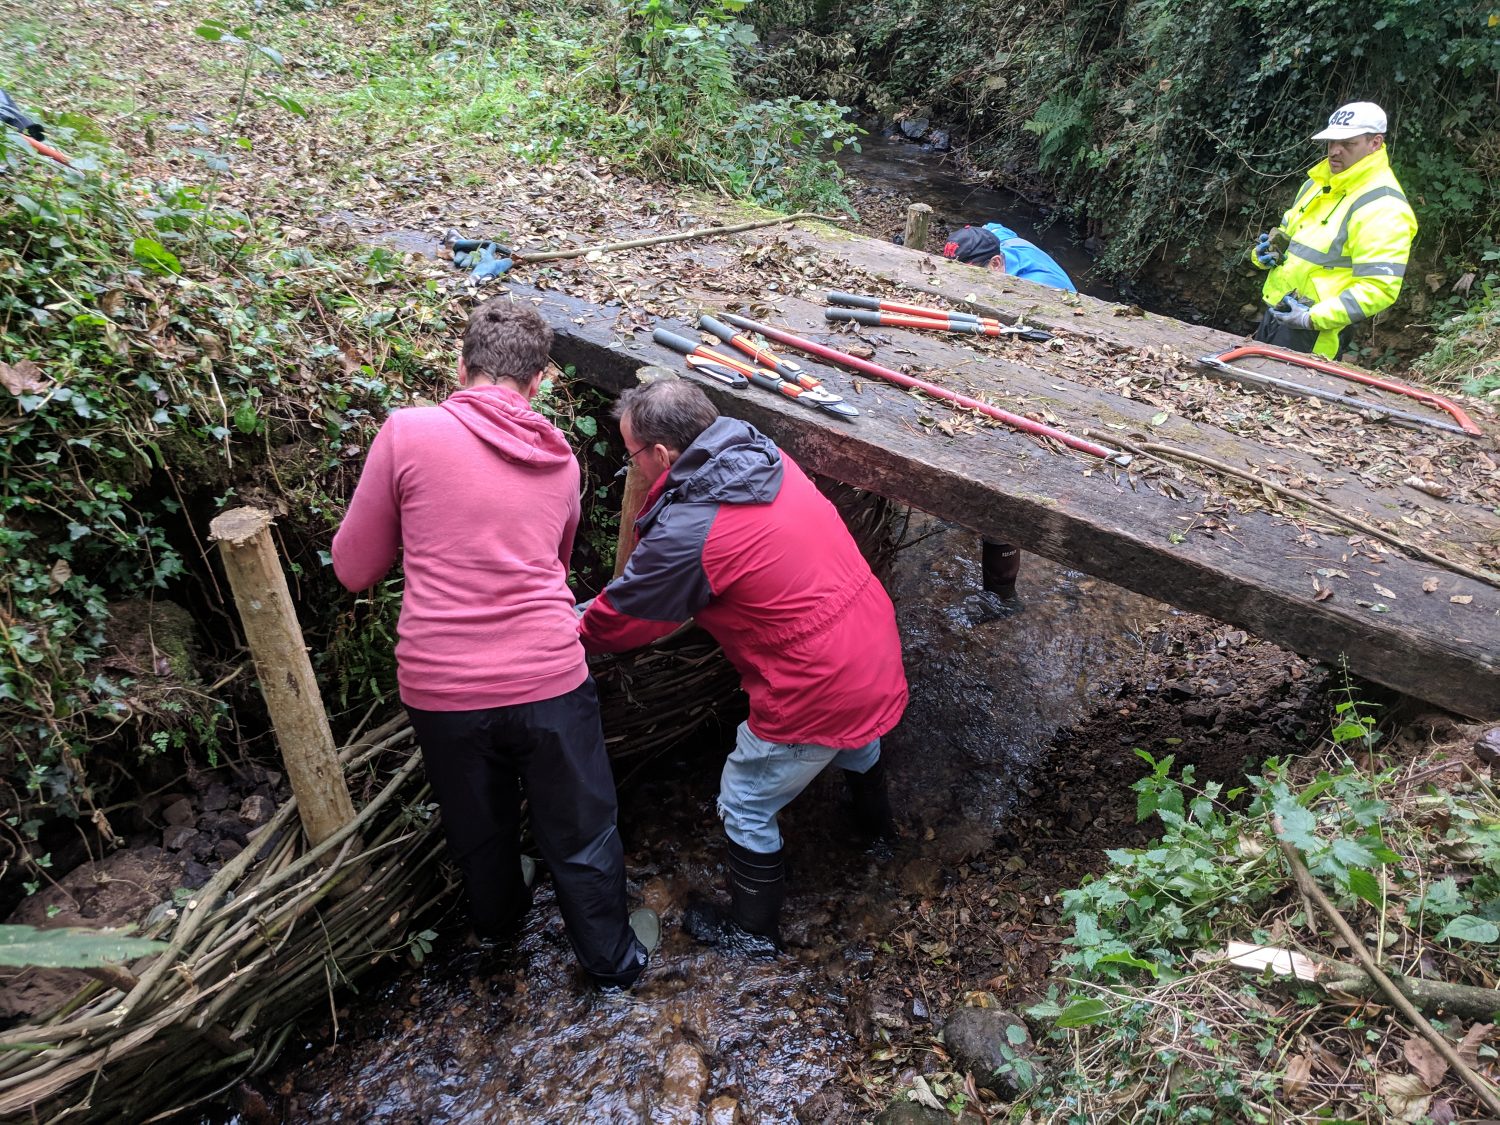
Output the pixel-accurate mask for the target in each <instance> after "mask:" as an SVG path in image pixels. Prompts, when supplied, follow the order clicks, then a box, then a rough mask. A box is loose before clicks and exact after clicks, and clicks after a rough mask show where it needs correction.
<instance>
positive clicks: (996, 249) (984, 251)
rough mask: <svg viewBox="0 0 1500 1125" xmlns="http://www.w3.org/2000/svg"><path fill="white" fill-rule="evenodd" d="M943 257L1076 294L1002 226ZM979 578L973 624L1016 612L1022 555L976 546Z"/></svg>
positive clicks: (948, 248)
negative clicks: (978, 550) (979, 588)
mask: <svg viewBox="0 0 1500 1125" xmlns="http://www.w3.org/2000/svg"><path fill="white" fill-rule="evenodd" d="M943 257H945V258H952V259H953V260H955V261H959V262H963V263H965V264H967V265H971V266H983V267H984V268H986V269H991V270H994V271H995V272H996V273H1003V274H1008V275H1010V276H1011V277H1019V278H1020V279H1021V280H1022V281H1034V282H1036V284H1038V285H1046V286H1048V287H1049V288H1052V289H1063V290H1066V291H1067V292H1069V293H1077V292H1078V287H1077V286H1076V285H1074V284H1073V279H1072V278H1071V277H1069V276H1068V274H1067V271H1065V270H1064V269H1063V268H1062V266H1060V265H1058V264H1057V262H1056V261H1054V260H1053V258H1052V255H1051V254H1048V253H1047V252H1046V251H1045V250H1043V249H1042V248H1041V247H1040V246H1038V245H1037V244H1036V243H1034V242H1028V241H1027V240H1026V239H1024V238H1022V237H1020V236H1019V235H1018V234H1016V232H1015V231H1013V230H1011V229H1010V228H1009V227H1008V226H1005V225H1004V224H1002V223H985V224H984V226H982V227H964V228H963V229H962V230H957V231H954V232H953V234H952V235H951V236H950V237H949V239H948V242H947V243H946V244H945V245H944V246H943ZM979 573H980V578H981V582H982V588H981V590H980V592H979V593H978V594H976V595H974V596H973V597H971V598H970V599H969V600H968V603H967V605H966V608H967V609H968V610H969V617H970V620H971V621H973V623H974V624H976V625H978V624H983V623H984V622H986V621H994V620H995V619H997V618H1000V617H1009V616H1010V615H1011V614H1013V613H1017V612H1019V611H1020V608H1021V602H1020V599H1019V598H1017V597H1016V579H1017V578H1018V577H1019V576H1020V573H1021V552H1020V551H1019V550H1018V549H1017V548H1016V547H1014V546H1012V545H1011V544H1009V543H991V542H990V541H989V540H988V539H986V540H984V541H983V544H982V546H981V547H980V554H979Z"/></svg>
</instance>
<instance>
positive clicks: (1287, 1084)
mask: <svg viewBox="0 0 1500 1125" xmlns="http://www.w3.org/2000/svg"><path fill="white" fill-rule="evenodd" d="M1311 1077H1312V1059H1310V1058H1308V1057H1307V1056H1306V1055H1293V1056H1292V1057H1291V1058H1289V1059H1287V1060H1286V1073H1285V1074H1283V1075H1282V1076H1281V1092H1282V1093H1283V1094H1285V1095H1286V1096H1287V1097H1289V1098H1295V1097H1296V1096H1297V1095H1298V1094H1300V1093H1302V1091H1303V1090H1305V1089H1307V1081H1308V1079H1309V1078H1311Z"/></svg>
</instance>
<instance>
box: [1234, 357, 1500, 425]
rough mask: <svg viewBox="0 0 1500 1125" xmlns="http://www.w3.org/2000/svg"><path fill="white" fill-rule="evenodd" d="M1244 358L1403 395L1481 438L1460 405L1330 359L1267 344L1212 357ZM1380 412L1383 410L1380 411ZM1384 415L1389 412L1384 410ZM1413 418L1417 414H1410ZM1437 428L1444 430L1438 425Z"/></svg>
mask: <svg viewBox="0 0 1500 1125" xmlns="http://www.w3.org/2000/svg"><path fill="white" fill-rule="evenodd" d="M1245 356H1258V357H1260V358H1261V359H1274V360H1276V361H1278V362H1280V363H1290V364H1292V365H1294V366H1296V367H1306V368H1307V369H1308V370H1310V371H1321V372H1322V373H1323V374H1324V375H1332V376H1334V377H1335V378H1339V379H1348V380H1349V381H1350V382H1352V383H1363V384H1364V385H1365V386H1367V387H1374V388H1375V389H1376V390H1379V391H1387V392H1389V393H1390V394H1393V395H1404V396H1405V397H1407V398H1414V399H1416V400H1417V401H1418V402H1421V403H1425V404H1426V405H1428V406H1431V407H1435V408H1436V409H1438V410H1441V411H1443V412H1444V413H1445V414H1448V415H1450V416H1451V417H1452V418H1453V420H1454V421H1455V422H1457V423H1458V425H1459V428H1460V429H1461V430H1463V432H1464V433H1466V434H1472V435H1473V436H1475V437H1483V436H1484V431H1483V430H1481V429H1480V428H1479V426H1478V425H1477V424H1476V423H1475V422H1474V419H1472V418H1470V417H1469V416H1468V415H1467V414H1466V413H1464V410H1463V408H1462V407H1461V406H1459V405H1458V404H1457V403H1455V402H1454V401H1453V400H1451V399H1446V398H1444V397H1443V396H1442V395H1439V394H1433V392H1431V391H1424V390H1422V389H1421V388H1420V387H1412V386H1408V385H1407V384H1406V383H1398V382H1396V381H1395V380H1394V379H1382V378H1379V377H1378V376H1375V375H1367V374H1365V373H1364V372H1363V371H1357V370H1355V369H1354V368H1352V367H1345V366H1344V365H1343V364H1342V363H1334V362H1332V361H1331V360H1326V359H1323V358H1321V357H1319V356H1314V355H1305V354H1303V353H1302V352H1293V351H1288V350H1287V349H1285V348H1275V347H1271V346H1270V345H1267V344H1242V345H1240V346H1239V347H1237V348H1231V349H1230V350H1229V351H1227V352H1225V353H1224V354H1223V355H1219V356H1215V357H1214V358H1215V359H1217V360H1218V361H1219V362H1220V363H1233V362H1234V361H1235V360H1237V359H1243V358H1244V357H1245ZM1382 409H1383V408H1382ZM1385 412H1386V413H1387V414H1389V413H1390V411H1388V410H1387V411H1385ZM1412 417H1413V418H1415V417H1417V415H1412ZM1438 428H1439V429H1442V428H1444V427H1443V426H1441V425H1439V426H1438Z"/></svg>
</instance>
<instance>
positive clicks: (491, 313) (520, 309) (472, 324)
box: [463, 297, 552, 384]
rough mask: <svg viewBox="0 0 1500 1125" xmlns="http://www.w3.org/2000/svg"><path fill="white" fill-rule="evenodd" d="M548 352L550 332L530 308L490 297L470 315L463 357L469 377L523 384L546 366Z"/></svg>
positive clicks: (506, 298)
mask: <svg viewBox="0 0 1500 1125" xmlns="http://www.w3.org/2000/svg"><path fill="white" fill-rule="evenodd" d="M551 353H552V329H551V328H550V327H548V325H547V322H546V321H545V320H543V319H542V314H541V313H539V312H537V311H536V310H535V309H534V308H532V307H531V306H530V305H523V304H520V303H518V302H516V301H513V300H511V299H510V298H509V297H491V298H490V299H489V300H488V301H486V302H485V303H484V304H482V305H480V306H479V307H478V308H477V309H475V310H474V311H473V312H472V313H470V314H469V323H468V326H467V327H465V328H464V346H463V357H464V366H465V367H466V368H468V369H469V375H470V377H473V376H475V375H487V376H489V377H490V378H491V379H509V380H511V381H512V382H514V383H522V384H524V383H525V382H526V381H527V380H528V379H530V378H531V377H532V376H533V375H535V374H536V373H537V372H538V371H540V370H541V369H542V368H544V367H546V366H547V357H548V356H549V355H550V354H551Z"/></svg>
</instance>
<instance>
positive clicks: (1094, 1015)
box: [1057, 998, 1110, 1027]
mask: <svg viewBox="0 0 1500 1125" xmlns="http://www.w3.org/2000/svg"><path fill="white" fill-rule="evenodd" d="M1109 1013H1110V1007H1109V1005H1108V1004H1106V1003H1105V1002H1104V1001H1103V1000H1096V999H1093V998H1088V999H1078V1000H1072V1001H1070V1002H1069V1003H1068V1006H1067V1007H1066V1008H1064V1009H1063V1010H1062V1014H1061V1015H1060V1016H1058V1017H1057V1026H1058V1027H1088V1026H1089V1025H1091V1024H1096V1023H1098V1022H1099V1021H1100V1020H1102V1019H1103V1018H1104V1017H1105V1016H1107V1015H1109Z"/></svg>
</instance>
